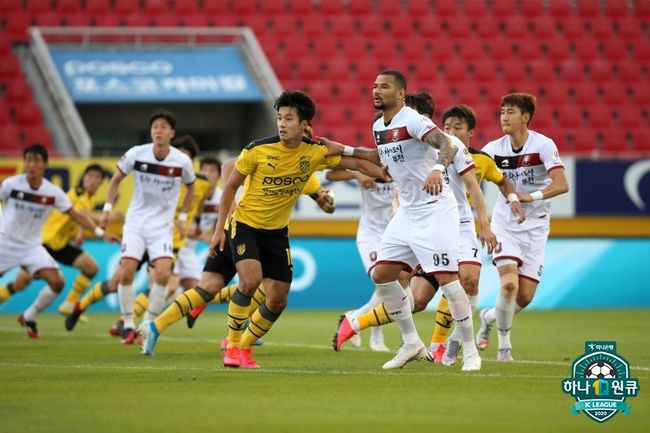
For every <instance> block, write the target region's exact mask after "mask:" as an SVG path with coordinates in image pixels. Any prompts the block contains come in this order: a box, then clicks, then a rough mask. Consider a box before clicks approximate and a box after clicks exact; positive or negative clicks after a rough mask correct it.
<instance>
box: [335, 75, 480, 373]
mask: <svg viewBox="0 0 650 433" xmlns="http://www.w3.org/2000/svg"><path fill="white" fill-rule="evenodd" d="M405 96H406V78H405V77H404V75H403V74H402V73H401V72H399V71H395V70H388V71H384V72H382V73H380V74H379V76H378V77H377V79H376V80H375V83H374V87H373V102H374V106H375V108H377V109H380V110H382V113H383V115H382V117H381V118H379V119H377V121H376V122H375V123H374V125H373V136H374V138H375V142H376V144H377V149H378V153H379V157H380V158H381V161H382V163H383V164H384V165H386V166H387V167H388V171H389V173H390V175H391V177H392V178H393V180H394V182H395V188H396V190H397V192H398V197H399V202H400V206H399V208H398V209H397V211H396V212H395V215H394V216H393V218H392V219H391V221H390V223H389V224H388V227H387V228H386V231H385V232H384V235H383V237H382V241H381V248H380V251H379V257H378V259H377V265H376V266H375V268H374V269H373V272H372V277H373V280H374V281H375V284H376V285H377V290H378V291H379V293H380V294H381V297H382V301H383V304H384V306H385V307H386V311H387V313H388V316H390V317H391V319H392V320H394V321H396V322H397V324H398V326H399V328H400V331H401V333H402V340H403V344H402V346H401V348H400V349H399V350H398V352H397V354H396V356H395V357H394V358H393V359H391V360H390V361H388V362H386V363H385V364H384V366H383V368H384V369H392V368H401V367H403V366H404V365H405V364H406V363H407V362H409V361H412V360H414V359H427V358H428V352H427V348H426V346H425V345H424V343H422V340H421V339H420V337H419V335H418V333H417V330H416V328H415V324H414V323H413V317H412V314H411V306H410V304H409V302H408V300H407V296H406V294H405V292H404V290H403V288H402V286H401V285H400V284H399V282H398V281H397V275H398V274H399V272H400V271H401V270H402V269H406V270H408V271H410V270H412V269H413V268H414V267H415V265H416V264H418V263H419V264H420V266H421V267H422V269H423V272H425V273H426V274H427V275H435V277H436V279H437V280H438V282H439V283H440V286H441V288H442V291H443V292H444V293H445V295H446V296H447V299H449V300H450V306H451V312H452V316H453V318H454V320H455V321H456V323H457V326H459V327H460V331H461V336H462V342H463V344H464V347H465V350H464V354H463V355H464V365H463V370H465V371H467V370H478V369H480V368H481V358H480V356H479V355H478V351H477V350H476V346H475V344H474V339H473V330H472V316H471V311H470V306H469V300H468V298H467V295H466V294H465V291H464V290H463V288H462V286H461V285H460V282H459V281H458V255H459V246H460V231H459V228H458V227H459V215H458V204H457V203H456V199H455V198H454V194H453V192H452V190H451V188H449V187H444V184H445V179H444V171H445V170H446V169H447V166H448V165H449V164H451V162H452V161H453V159H454V156H455V155H456V152H457V147H456V145H455V144H454V143H453V142H452V140H451V139H450V138H449V136H447V135H446V134H445V133H444V132H442V131H441V130H440V129H439V128H438V127H437V126H436V125H435V124H434V123H433V122H432V121H431V119H429V118H428V117H426V116H424V115H421V114H419V113H418V112H417V111H415V110H413V109H412V108H410V107H407V106H405V105H404V99H405ZM354 332H355V331H354V329H353V328H352V326H351V324H350V322H349V321H348V320H347V319H345V318H344V319H343V320H342V321H341V324H340V325H339V328H338V331H337V338H340V339H343V340H345V339H347V338H349V335H352V334H354ZM346 337H347V338H346Z"/></svg>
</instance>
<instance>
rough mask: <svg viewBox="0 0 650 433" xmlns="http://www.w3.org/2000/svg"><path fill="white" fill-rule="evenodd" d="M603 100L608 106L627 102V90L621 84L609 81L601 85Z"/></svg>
mask: <svg viewBox="0 0 650 433" xmlns="http://www.w3.org/2000/svg"><path fill="white" fill-rule="evenodd" d="M603 101H604V102H605V104H607V105H608V106H619V105H622V104H625V103H626V102H627V91H626V89H625V87H624V86H623V84H621V83H618V82H615V81H614V82H610V83H608V84H607V85H606V86H603Z"/></svg>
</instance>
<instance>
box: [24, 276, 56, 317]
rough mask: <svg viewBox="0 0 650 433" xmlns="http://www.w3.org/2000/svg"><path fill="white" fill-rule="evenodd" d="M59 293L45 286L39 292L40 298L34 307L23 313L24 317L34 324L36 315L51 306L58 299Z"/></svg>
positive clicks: (34, 303)
mask: <svg viewBox="0 0 650 433" xmlns="http://www.w3.org/2000/svg"><path fill="white" fill-rule="evenodd" d="M57 296H58V293H56V292H55V291H54V290H52V289H51V288H50V286H47V285H46V286H45V287H43V288H42V289H41V291H40V292H38V296H36V299H35V300H34V302H32V305H30V306H29V308H28V309H27V310H26V311H25V312H24V313H23V317H24V318H25V320H26V321H28V322H33V321H34V319H36V315H37V314H38V313H40V312H41V311H43V310H44V309H46V308H47V307H49V306H50V304H51V303H52V302H54V300H55V299H56V297H57Z"/></svg>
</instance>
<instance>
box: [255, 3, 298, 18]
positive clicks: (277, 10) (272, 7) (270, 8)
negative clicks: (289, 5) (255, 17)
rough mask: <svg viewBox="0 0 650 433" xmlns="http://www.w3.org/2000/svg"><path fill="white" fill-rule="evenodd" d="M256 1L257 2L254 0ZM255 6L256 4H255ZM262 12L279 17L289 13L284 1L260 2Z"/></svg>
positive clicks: (265, 14)
mask: <svg viewBox="0 0 650 433" xmlns="http://www.w3.org/2000/svg"><path fill="white" fill-rule="evenodd" d="M252 3H255V2H252ZM253 6H254V5H253ZM260 13H261V14H262V15H264V16H267V17H277V16H280V15H290V14H287V9H286V7H285V3H284V2H283V1H263V2H260Z"/></svg>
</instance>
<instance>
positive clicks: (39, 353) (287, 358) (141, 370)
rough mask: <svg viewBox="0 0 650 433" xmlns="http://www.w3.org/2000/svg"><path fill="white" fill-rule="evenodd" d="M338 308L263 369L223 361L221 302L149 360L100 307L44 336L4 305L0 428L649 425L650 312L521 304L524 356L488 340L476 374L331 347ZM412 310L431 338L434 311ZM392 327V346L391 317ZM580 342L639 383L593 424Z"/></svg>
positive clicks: (275, 344)
mask: <svg viewBox="0 0 650 433" xmlns="http://www.w3.org/2000/svg"><path fill="white" fill-rule="evenodd" d="M338 314H339V313H338V312H334V311H287V312H286V313H285V314H284V315H283V316H282V317H281V318H280V320H279V322H278V323H277V324H276V325H275V327H274V328H273V330H272V331H271V333H270V334H269V335H268V336H267V338H266V339H265V344H264V346H263V347H261V348H260V349H259V350H257V352H256V359H257V361H258V363H259V364H260V365H261V366H262V369H261V370H259V371H243V370H232V369H225V368H224V367H223V366H222V365H221V358H220V354H219V349H218V341H219V339H220V338H221V337H222V336H223V335H224V333H225V330H226V326H225V313H224V312H223V311H209V312H208V313H207V314H205V315H204V316H203V317H201V318H200V319H199V321H198V322H197V325H196V326H195V328H194V329H192V330H188V329H187V328H186V326H185V323H184V322H182V323H178V324H176V325H175V326H173V327H172V328H170V329H169V330H168V332H167V333H165V334H164V335H163V336H162V337H161V339H160V341H159V343H158V346H157V348H156V352H157V356H155V357H153V358H149V357H144V356H142V355H140V354H139V347H138V346H137V345H134V346H128V347H124V346H122V345H120V344H119V341H118V340H117V339H115V338H112V337H110V336H109V335H108V333H107V329H108V327H109V326H110V324H111V322H112V320H114V319H115V316H114V315H109V314H91V322H90V323H88V324H79V325H78V326H77V329H76V330H75V331H74V332H72V333H68V332H66V331H65V330H64V328H63V318H62V317H60V316H57V315H54V314H43V315H42V316H40V317H39V320H38V324H39V330H40V332H41V335H42V338H41V340H39V341H32V340H30V339H29V338H28V337H27V335H26V333H25V331H24V330H23V329H22V328H20V327H19V325H18V324H17V323H16V321H15V317H14V316H13V315H0V397H1V398H0V432H3V433H30V432H50V433H53V432H67V433H75V432H83V433H88V432H120V433H128V432H161V433H162V432H165V433H173V432H174V433H175V432H183V433H200V432H211V433H215V432H232V433H245V432H251V433H256V432H264V433H270V432H305V433H307V432H310V433H311V432H327V433H337V432H353V433H361V432H372V433H379V432H390V433H402V432H408V433H416V432H417V433H419V432H433V431H441V432H454V431H463V432H468V433H470V432H472V433H474V432H475V433H479V432H481V433H482V432H492V431H494V432H503V433H505V432H518V433H521V432H549V433H551V432H594V431H598V432H623V431H625V432H641V431H644V432H645V431H648V430H647V428H648V425H649V424H650V404H649V402H650V388H649V384H650V380H649V379H650V336H649V335H650V334H649V330H650V311H648V310H581V311H576V310H564V311H552V312H536V311H530V312H524V313H522V314H519V315H518V316H517V317H516V319H515V327H514V330H513V346H514V351H513V356H514V358H515V362H513V363H509V364H498V363H496V362H495V361H494V359H495V351H496V348H495V347H494V346H490V347H489V348H488V349H487V350H486V351H485V352H482V356H483V360H484V362H483V369H482V370H481V371H480V372H473V373H463V372H461V371H460V366H458V365H457V366H454V367H443V366H441V365H434V364H431V363H428V362H414V363H411V364H408V365H407V366H406V367H405V368H404V369H402V370H398V371H387V372H386V371H383V370H382V369H381V366H382V364H383V363H384V362H385V361H386V360H388V359H390V357H391V356H392V355H391V354H385V353H373V352H370V351H369V350H368V349H351V348H350V347H349V346H345V347H344V350H343V351H342V352H341V353H335V352H334V351H333V350H332V349H331V343H330V341H331V338H332V335H333V333H334V330H335V326H336V323H337V319H338ZM415 317H416V323H417V325H418V329H419V331H420V335H421V336H422V338H423V340H424V341H425V342H427V343H428V341H429V337H430V323H431V322H432V321H433V314H432V313H430V312H426V313H421V314H418V315H416V316H415ZM385 334H386V340H387V344H388V345H389V347H391V348H396V347H397V345H398V342H399V338H398V332H397V329H396V328H395V326H394V325H391V326H388V327H387V328H386V330H385ZM493 337H494V338H496V336H495V335H493ZM367 338H368V335H367V334H363V339H364V347H367ZM585 340H614V341H616V342H617V344H618V352H619V354H621V355H622V356H624V357H625V358H626V359H627V360H628V361H629V362H630V364H631V372H632V376H633V377H637V378H639V383H640V388H641V390H640V392H639V395H638V396H637V397H635V398H631V399H628V401H627V402H628V404H629V405H630V406H631V408H632V410H631V414H630V415H629V416H627V415H623V414H621V413H619V414H617V415H616V416H615V417H614V418H613V419H611V420H609V421H607V422H605V423H604V424H597V423H595V422H594V421H592V420H590V419H588V418H587V417H586V416H584V415H583V414H580V415H578V416H574V415H571V411H570V407H571V405H572V404H573V403H574V400H573V399H572V398H571V397H569V396H568V395H566V394H564V393H563V392H562V390H561V380H562V378H565V377H569V376H570V365H571V362H572V361H573V360H574V359H575V358H576V357H577V356H578V355H579V354H581V353H582V352H583V349H584V342H585ZM644 425H645V426H646V427H643V426H644Z"/></svg>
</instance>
